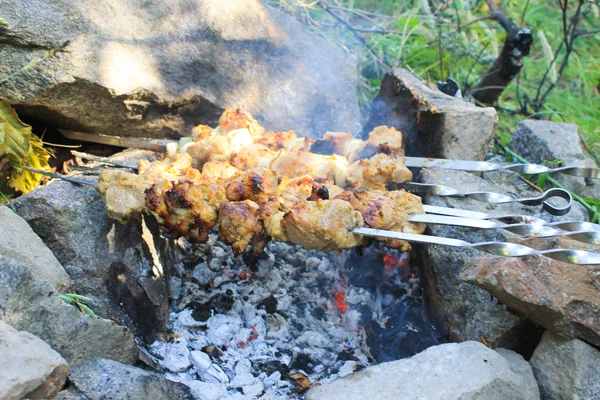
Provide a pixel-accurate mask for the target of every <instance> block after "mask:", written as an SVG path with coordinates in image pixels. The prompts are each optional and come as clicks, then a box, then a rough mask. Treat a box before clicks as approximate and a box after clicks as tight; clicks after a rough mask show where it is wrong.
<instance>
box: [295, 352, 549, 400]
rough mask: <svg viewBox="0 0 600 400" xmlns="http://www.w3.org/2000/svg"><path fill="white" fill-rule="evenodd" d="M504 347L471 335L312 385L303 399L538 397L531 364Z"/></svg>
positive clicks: (515, 399) (522, 398)
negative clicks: (493, 346) (501, 349)
mask: <svg viewBox="0 0 600 400" xmlns="http://www.w3.org/2000/svg"><path fill="white" fill-rule="evenodd" d="M506 352H508V350H506V351H504V352H502V353H497V352H495V351H494V350H491V349H489V348H487V347H485V346H484V345H483V344H481V343H477V342H472V341H468V342H463V343H448V344H442V345H439V346H434V347H430V348H429V349H427V350H425V351H423V352H422V353H419V354H417V355H415V356H413V357H411V358H405V359H403V360H398V361H392V362H387V363H383V364H378V365H374V366H370V367H367V368H366V369H364V370H362V371H360V372H357V373H354V374H352V375H350V376H348V377H345V378H342V379H337V380H335V381H333V382H331V383H327V384H324V385H321V386H317V387H314V388H312V389H310V390H309V391H308V392H307V394H306V399H307V400H321V399H347V400H358V399H406V400H410V399H428V400H435V399H444V400H451V399H461V400H467V399H498V400H508V399H514V400H517V399H518V400H527V399H539V392H538V388H537V384H536V382H535V378H534V377H533V373H532V371H531V367H530V366H529V365H528V364H527V362H526V361H525V360H523V358H522V357H520V356H519V355H517V354H515V353H513V352H510V353H508V354H509V355H508V357H507V353H506Z"/></svg>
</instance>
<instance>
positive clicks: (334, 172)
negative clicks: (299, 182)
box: [271, 151, 348, 186]
mask: <svg viewBox="0 0 600 400" xmlns="http://www.w3.org/2000/svg"><path fill="white" fill-rule="evenodd" d="M347 167H348V161H347V160H346V158H345V157H343V156H338V155H335V154H334V155H331V156H328V155H321V154H314V153H309V152H306V151H288V152H285V153H283V154H281V155H279V156H278V157H277V158H275V159H274V160H273V162H272V163H271V170H273V172H275V173H276V174H277V175H280V176H285V177H288V178H298V177H301V176H304V175H310V176H318V177H321V178H329V179H333V180H334V181H335V183H336V184H337V185H338V186H344V182H345V180H346V179H345V175H346V169H347Z"/></svg>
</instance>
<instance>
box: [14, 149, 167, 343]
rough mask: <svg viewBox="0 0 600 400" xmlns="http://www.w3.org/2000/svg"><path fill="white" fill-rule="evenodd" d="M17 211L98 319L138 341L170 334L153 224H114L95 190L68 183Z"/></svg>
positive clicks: (32, 197)
mask: <svg viewBox="0 0 600 400" xmlns="http://www.w3.org/2000/svg"><path fill="white" fill-rule="evenodd" d="M125 154H126V155H127V154H134V156H130V157H123V155H122V154H121V156H120V159H121V160H122V161H131V159H132V158H133V159H136V158H139V157H141V156H143V155H144V154H145V152H125ZM118 157H119V156H118ZM92 177H93V176H92ZM86 179H90V177H89V176H88V177H87V178H86ZM14 205H15V207H16V209H17V213H18V214H19V215H20V216H21V217H23V218H24V219H25V220H26V221H27V222H29V224H30V225H31V227H32V228H33V230H34V232H36V233H37V234H38V235H39V236H40V237H41V239H42V240H43V241H44V243H45V244H46V245H47V246H48V247H49V248H50V249H51V250H52V251H53V252H54V254H55V255H56V257H57V259H58V260H59V261H60V262H61V263H62V265H63V266H64V268H65V270H66V271H67V273H68V274H69V276H70V278H71V280H72V282H73V285H74V286H75V288H76V289H77V293H79V294H81V295H84V296H88V297H90V298H92V299H93V300H94V306H95V308H94V309H95V312H96V313H97V314H98V315H99V316H102V317H104V318H110V319H112V320H114V321H116V322H118V323H119V324H123V325H126V326H127V327H129V328H130V329H132V330H133V331H134V332H135V333H136V335H139V336H150V335H152V334H153V333H154V332H155V331H165V330H166V325H167V321H168V313H169V309H168V291H167V282H168V271H165V270H164V269H163V268H162V265H161V264H160V262H159V261H157V259H158V256H156V257H154V258H153V249H156V248H157V246H158V245H159V244H158V240H159V239H158V234H157V233H156V234H155V235H153V234H152V232H157V229H154V228H153V225H152V224H151V222H152V221H147V222H145V226H144V224H143V223H142V222H140V221H137V222H131V223H129V224H126V225H123V224H120V223H116V222H115V221H113V220H111V219H110V218H109V216H108V214H107V213H106V210H105V208H104V201H103V199H102V196H101V195H100V193H98V192H97V191H96V189H95V188H94V187H91V186H82V185H76V184H72V183H69V182H65V181H54V182H51V183H50V184H48V185H45V186H42V187H39V188H37V189H36V190H33V191H32V192H30V193H28V194H27V195H25V196H21V197H20V198H18V199H17V200H15V201H14Z"/></svg>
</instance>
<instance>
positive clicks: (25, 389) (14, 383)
mask: <svg viewBox="0 0 600 400" xmlns="http://www.w3.org/2000/svg"><path fill="white" fill-rule="evenodd" d="M0 365H2V368H1V369H0V398H1V399H4V400H13V399H14V400H19V399H22V398H27V399H47V398H53V397H54V396H55V395H56V394H57V393H58V391H59V390H61V389H62V387H63V385H64V384H65V381H66V380H67V374H68V373H69V366H68V365H67V362H66V361H65V359H64V358H62V357H61V356H60V354H58V353H57V352H56V351H54V350H52V348H51V347H50V346H48V344H46V343H44V342H43V341H42V340H41V339H39V338H37V337H35V336H34V335H32V334H31V333H28V332H22V331H20V332H19V331H17V330H15V329H13V328H11V327H10V326H9V325H8V324H6V323H4V322H3V321H1V320H0Z"/></svg>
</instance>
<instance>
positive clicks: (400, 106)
mask: <svg viewBox="0 0 600 400" xmlns="http://www.w3.org/2000/svg"><path fill="white" fill-rule="evenodd" d="M497 120H498V117H497V114H496V110H495V109H494V108H492V107H485V108H482V107H477V106H475V105H474V104H472V103H469V102H467V101H466V100H463V99H459V98H456V97H452V96H448V95H447V94H444V93H442V92H441V91H439V90H438V89H437V88H436V87H435V86H434V85H432V84H430V83H428V82H425V81H423V80H422V79H420V78H419V77H418V76H416V75H415V74H414V73H412V72H410V71H408V70H406V69H402V68H398V69H394V70H393V72H392V73H388V74H386V75H385V76H384V78H383V80H382V82H381V89H380V91H379V94H378V95H377V97H376V98H375V99H374V101H373V106H372V108H371V115H370V117H369V121H368V122H367V124H366V125H365V127H364V129H363V136H366V135H367V134H368V133H369V132H370V131H371V130H372V129H373V128H374V127H376V126H379V125H387V126H393V127H394V128H396V129H399V130H400V131H401V132H402V135H403V136H402V137H403V142H404V148H405V151H406V155H407V156H420V157H438V158H449V159H458V160H482V159H483V156H484V154H485V153H486V150H487V147H488V142H489V141H490V140H491V139H492V137H493V135H494V130H495V127H496V122H497Z"/></svg>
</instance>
